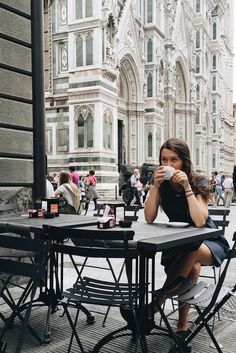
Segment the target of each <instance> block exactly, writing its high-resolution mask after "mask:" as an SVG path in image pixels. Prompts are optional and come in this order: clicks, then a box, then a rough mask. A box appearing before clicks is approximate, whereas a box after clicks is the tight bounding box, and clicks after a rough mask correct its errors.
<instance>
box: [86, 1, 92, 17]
mask: <svg viewBox="0 0 236 353" xmlns="http://www.w3.org/2000/svg"><path fill="white" fill-rule="evenodd" d="M92 1H93V0H86V1H85V17H91V16H93V7H92Z"/></svg>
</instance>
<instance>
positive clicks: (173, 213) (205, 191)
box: [144, 138, 229, 335]
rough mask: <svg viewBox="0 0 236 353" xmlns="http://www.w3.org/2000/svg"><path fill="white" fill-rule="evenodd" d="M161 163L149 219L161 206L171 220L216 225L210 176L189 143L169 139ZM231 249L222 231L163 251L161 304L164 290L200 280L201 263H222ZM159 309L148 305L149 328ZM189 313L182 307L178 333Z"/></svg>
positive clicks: (151, 194)
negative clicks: (199, 167)
mask: <svg viewBox="0 0 236 353" xmlns="http://www.w3.org/2000/svg"><path fill="white" fill-rule="evenodd" d="M159 162H160V166H159V167H157V169H156V171H155V174H154V181H153V185H151V187H150V190H149V195H148V198H147V200H146V204H145V208H144V214H145V219H146V221H147V222H148V223H153V221H154V220H155V218H156V217H157V214H158V211H159V210H160V208H161V209H163V210H164V212H165V213H166V215H167V216H168V217H169V221H172V222H187V223H189V225H191V226H194V227H209V228H217V227H216V225H215V224H214V222H213V221H212V220H211V218H210V217H209V216H208V198H209V188H208V183H207V179H206V178H205V177H204V176H202V175H200V174H197V173H196V172H195V171H194V169H193V166H192V162H191V158H190V152H189V148H188V145H187V144H186V143H185V142H184V141H183V140H180V139H176V138H170V139H168V140H167V141H166V142H165V143H164V144H163V145H162V147H161V149H160V155H159ZM164 166H171V167H173V168H174V171H173V174H172V176H171V179H170V180H165V178H166V171H165V168H164ZM228 248H229V245H228V243H227V241H226V239H225V237H224V236H223V234H222V235H219V236H218V237H217V238H214V239H211V238H209V239H207V240H204V241H202V242H198V243H193V244H188V245H186V246H185V247H177V248H176V247H175V248H170V249H167V250H164V251H163V253H162V258H161V264H162V265H163V266H164V268H165V272H166V274H167V278H166V281H165V283H164V285H163V287H162V289H161V291H160V292H161V293H162V294H161V295H160V296H159V297H158V299H157V300H158V303H159V304H160V305H161V304H162V303H164V301H165V299H164V295H165V293H167V292H168V291H172V290H174V289H176V288H179V287H181V285H182V284H183V283H184V281H185V280H186V279H189V280H193V281H197V279H198V277H199V274H200V270H201V266H202V265H207V266H211V265H214V266H217V267H218V266H220V265H221V263H222V261H223V260H224V258H225V257H226V253H227V250H228ZM163 293H164V294H163ZM157 310H158V309H157V306H156V305H155V302H154V303H150V304H149V306H148V312H147V315H148V316H147V317H146V319H147V323H146V325H147V327H150V326H151V328H152V327H153V324H154V321H153V313H155V312H157ZM188 312H189V306H188V305H184V306H182V307H180V308H179V321H178V324H177V333H179V335H181V334H183V331H186V330H187V329H188V327H189V326H188ZM148 318H149V319H148Z"/></svg>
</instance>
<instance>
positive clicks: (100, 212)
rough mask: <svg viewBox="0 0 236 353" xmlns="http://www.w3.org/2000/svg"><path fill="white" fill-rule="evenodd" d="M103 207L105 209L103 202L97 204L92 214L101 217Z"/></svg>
mask: <svg viewBox="0 0 236 353" xmlns="http://www.w3.org/2000/svg"><path fill="white" fill-rule="evenodd" d="M104 209H105V205H103V204H99V203H98V204H97V207H96V212H94V214H93V215H94V216H95V217H102V216H103V212H104Z"/></svg>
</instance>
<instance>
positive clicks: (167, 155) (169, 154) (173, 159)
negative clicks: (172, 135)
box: [161, 148, 183, 170]
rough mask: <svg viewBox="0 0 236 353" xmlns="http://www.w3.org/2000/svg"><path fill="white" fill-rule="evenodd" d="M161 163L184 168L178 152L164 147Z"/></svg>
mask: <svg viewBox="0 0 236 353" xmlns="http://www.w3.org/2000/svg"><path fill="white" fill-rule="evenodd" d="M161 165H165V166H167V165H168V166H171V167H173V168H175V169H180V170H182V168H183V161H182V159H180V158H179V156H178V155H177V153H176V152H174V151H172V150H168V149H167V148H163V150H162V151H161Z"/></svg>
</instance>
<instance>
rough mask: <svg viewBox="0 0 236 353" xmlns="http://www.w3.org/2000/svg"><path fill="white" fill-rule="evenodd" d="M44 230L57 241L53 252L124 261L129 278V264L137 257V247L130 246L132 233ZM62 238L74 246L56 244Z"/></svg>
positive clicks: (122, 231) (71, 229)
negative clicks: (70, 240)
mask: <svg viewBox="0 0 236 353" xmlns="http://www.w3.org/2000/svg"><path fill="white" fill-rule="evenodd" d="M45 229H47V232H48V237H49V238H50V239H52V240H54V241H57V242H56V243H54V245H53V250H54V251H55V252H61V253H64V254H69V255H78V256H83V257H88V258H104V259H108V258H119V259H124V261H125V263H126V272H127V276H131V273H132V269H131V268H132V266H131V262H132V260H133V259H135V258H137V255H138V250H137V247H136V246H134V245H133V244H130V241H131V240H132V239H133V237H134V231H132V230H128V231H127V230H119V231H116V230H89V229H84V228H77V229H76V228H66V227H54V226H48V227H45ZM64 238H70V239H72V241H73V243H74V244H76V246H70V245H65V244H60V243H58V242H60V241H61V240H62V239H64Z"/></svg>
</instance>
